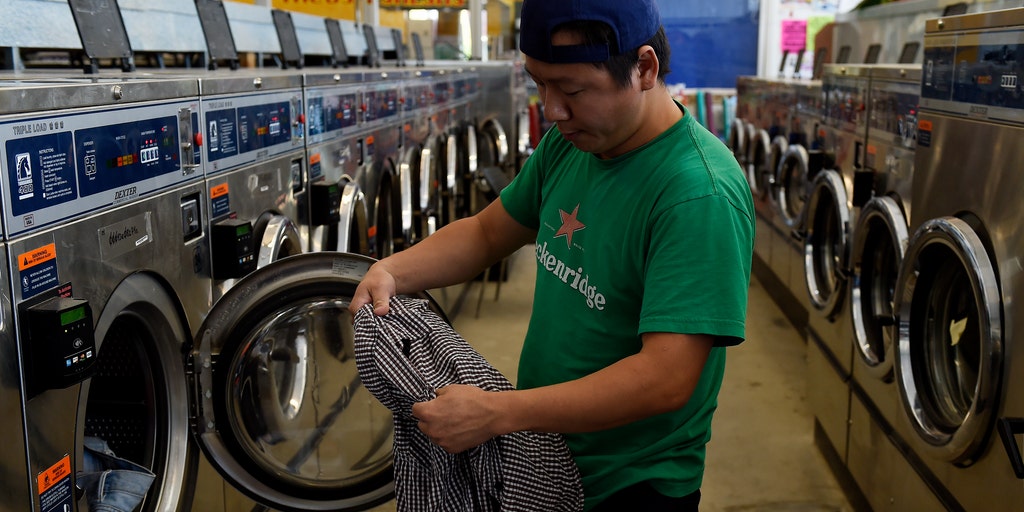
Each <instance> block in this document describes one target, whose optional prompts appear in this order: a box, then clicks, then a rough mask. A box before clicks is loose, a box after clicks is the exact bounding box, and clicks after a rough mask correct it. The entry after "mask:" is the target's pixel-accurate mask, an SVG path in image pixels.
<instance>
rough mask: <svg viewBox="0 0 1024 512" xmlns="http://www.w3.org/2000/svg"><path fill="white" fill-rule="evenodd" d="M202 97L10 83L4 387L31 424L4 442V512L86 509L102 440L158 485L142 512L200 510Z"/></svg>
mask: <svg viewBox="0 0 1024 512" xmlns="http://www.w3.org/2000/svg"><path fill="white" fill-rule="evenodd" d="M126 76H127V75H126ZM198 93H199V89H198V83H197V82H196V80H194V79H192V80H188V79H180V80H179V79H170V78H164V79H155V80H154V79H135V78H121V77H118V78H103V77H93V78H90V79H67V80H59V79H53V80H39V81H34V80H23V81H20V82H18V83H16V84H11V85H10V86H8V87H0V95H2V96H3V98H2V100H0V105H3V107H2V108H3V110H4V111H3V114H2V116H0V125H2V126H0V133H2V135H0V139H2V144H0V161H2V162H3V163H4V165H3V183H4V184H3V187H2V188H3V215H4V225H5V227H6V228H7V229H6V235H7V236H6V238H7V240H6V247H5V261H4V265H3V268H4V269H5V272H6V269H10V271H11V272H10V275H9V276H7V275H6V274H5V277H9V279H5V280H4V283H3V289H4V290H5V292H4V298H5V299H6V298H7V297H8V296H9V297H10V300H11V304H10V307H9V309H8V310H6V313H8V315H7V316H5V320H4V322H3V332H4V333H6V334H7V336H8V337H7V338H5V345H4V350H5V357H4V365H5V367H4V368H5V369H4V379H5V384H4V389H5V392H6V393H7V396H6V397H5V398H12V400H13V401H14V402H13V403H14V404H19V407H14V406H13V404H11V403H10V402H7V401H6V400H5V403H4V407H5V409H6V408H8V407H10V408H12V409H14V410H12V411H6V410H5V413H10V414H11V416H12V417H15V418H20V417H23V418H24V424H25V431H24V435H23V436H17V435H11V436H10V437H8V438H6V439H5V443H8V446H9V448H8V450H10V451H5V453H7V454H8V455H7V456H5V459H6V458H10V457H18V454H19V451H21V452H22V455H23V457H21V458H20V464H21V467H13V466H12V464H10V463H5V465H4V466H5V470H4V471H5V475H4V482H5V484H4V487H5V489H7V488H8V486H9V487H10V488H11V489H15V496H13V497H11V500H10V501H7V500H6V499H5V500H4V504H3V506H2V507H0V508H7V507H14V508H11V509H10V510H32V511H41V512H42V511H49V510H64V511H73V510H87V509H88V507H87V505H86V504H87V503H88V500H89V499H91V498H95V497H96V496H97V494H96V493H93V492H87V493H84V494H82V495H81V496H80V493H79V492H78V491H77V487H78V486H79V485H80V484H82V482H83V481H84V478H83V476H82V475H80V474H79V473H80V472H81V471H83V469H84V464H85V456H84V453H85V452H84V444H85V443H86V442H87V440H90V439H95V440H99V441H101V442H102V443H105V444H106V445H107V446H108V447H109V448H110V449H111V450H113V452H114V453H115V454H116V455H117V456H118V457H120V458H122V459H125V460H128V461H130V462H132V463H134V464H136V465H138V466H141V467H143V468H145V469H146V470H147V471H149V472H151V473H153V474H154V475H155V478H154V479H153V481H152V483H151V484H150V486H149V487H148V492H147V493H145V495H144V496H140V499H141V500H142V503H141V504H140V505H139V508H138V510H144V511H149V510H175V509H177V508H178V507H183V508H188V506H189V503H190V500H191V496H192V490H193V487H194V484H195V478H196V461H197V450H196V449H195V444H194V443H193V442H192V435H191V431H190V425H191V421H190V411H189V397H190V391H189V387H188V384H187V379H186V375H187V366H186V360H185V358H184V350H185V349H186V348H187V347H188V346H189V344H190V343H191V339H192V336H193V334H194V333H195V332H197V330H198V328H199V325H200V323H201V322H202V320H203V317H204V315H205V312H206V311H208V310H209V308H210V303H211V287H210V279H209V264H208V236H207V231H206V224H205V220H206V201H205V195H206V189H205V186H204V184H203V174H202V171H201V168H200V166H199V161H198V160H197V157H198V155H197V153H196V151H195V140H194V138H193V135H194V128H195V124H196V123H197V120H198V113H199V99H198V98H199V97H198ZM58 106H59V107H58ZM5 307H7V306H6V303H5ZM12 338H16V339H17V340H18V343H17V345H18V350H17V351H13V350H12V349H11V347H10V344H9V341H10V340H11V339H12ZM18 362H20V363H21V364H20V366H21V371H20V378H19V376H17V375H12V373H11V368H12V365H17V363H18ZM19 382H20V383H21V387H20V389H21V393H20V395H21V396H20V398H18V397H16V396H15V395H16V393H14V392H13V391H12V390H16V389H18V386H17V385H18V383H19ZM9 404H11V405H9ZM18 409H20V410H18ZM4 421H7V420H6V414H5V420H4ZM3 428H4V429H5V433H10V432H7V430H8V428H7V424H6V423H5V424H4V427H3ZM22 439H24V440H25V442H26V444H27V446H25V445H22V444H21V443H22ZM26 471H27V476H28V481H27V482H26V481H25V480H24V475H25V472H26ZM8 477H9V478H10V479H8ZM19 479H21V482H22V483H23V485H25V489H26V490H27V492H21V491H20V490H18V489H17V485H18V484H16V482H18V481H19ZM5 492H10V491H5Z"/></svg>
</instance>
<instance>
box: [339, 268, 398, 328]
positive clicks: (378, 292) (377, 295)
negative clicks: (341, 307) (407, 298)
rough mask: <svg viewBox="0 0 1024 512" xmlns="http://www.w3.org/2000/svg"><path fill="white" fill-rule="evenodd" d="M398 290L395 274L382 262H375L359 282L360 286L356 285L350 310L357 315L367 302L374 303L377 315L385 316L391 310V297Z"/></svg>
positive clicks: (374, 310) (374, 311) (353, 314)
mask: <svg viewBox="0 0 1024 512" xmlns="http://www.w3.org/2000/svg"><path fill="white" fill-rule="evenodd" d="M396 290H397V285H396V283H395V276H393V275H392V274H391V272H389V271H388V270H387V268H386V267H385V266H384V265H382V264H381V262H377V263H374V264H373V265H372V266H370V270H368V271H367V272H366V275H365V276H363V280H362V281H360V282H359V286H358V287H356V292H355V294H353V295H352V302H351V303H350V304H349V306H348V310H349V312H350V313H352V316H355V314H356V312H358V311H359V308H361V307H363V306H364V305H366V304H373V313H374V314H375V315H377V316H384V315H386V314H388V311H390V310H391V308H390V307H389V306H388V302H389V301H390V300H391V297H394V296H395V295H396V293H397V292H396Z"/></svg>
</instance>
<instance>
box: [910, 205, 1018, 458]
mask: <svg viewBox="0 0 1024 512" xmlns="http://www.w3.org/2000/svg"><path fill="white" fill-rule="evenodd" d="M996 272H997V271H996V267H995V266H994V265H993V262H992V259H991V258H990V257H989V253H988V251H987V250H986V247H985V243H984V242H983V241H982V238H981V237H980V236H979V234H978V231H977V230H976V227H975V226H972V225H971V224H970V223H968V222H966V221H965V220H963V219H959V218H956V217H941V218H936V219H931V220H929V221H926V222H925V223H924V224H922V225H921V226H920V227H918V228H917V230H916V231H915V232H914V235H913V237H911V239H910V244H909V246H908V247H907V253H906V257H905V258H904V260H903V265H902V266H901V267H900V272H899V279H898V281H897V283H898V284H897V290H898V295H897V298H898V300H897V303H896V307H897V311H898V313H899V323H898V327H899V331H898V332H899V339H898V345H897V350H896V361H895V364H896V381H897V383H898V384H899V388H900V396H901V398H902V399H903V400H902V401H903V407H904V409H905V410H906V412H907V416H908V417H909V418H910V422H911V424H912V425H913V427H914V431H915V432H917V434H918V437H917V438H916V441H917V442H916V443H915V444H916V445H917V446H918V447H919V448H920V449H921V450H922V451H923V453H926V454H928V455H929V456H932V457H934V458H936V459H939V460H946V461H949V462H952V463H955V464H958V465H964V466H965V465H969V464H971V463H973V462H974V461H975V460H977V458H978V457H979V456H980V455H981V453H982V452H983V449H984V447H985V443H986V442H987V441H988V439H989V436H988V434H989V432H991V431H992V426H993V421H994V417H995V414H996V412H997V410H998V409H999V383H1000V382H1001V381H1002V375H1001V373H1002V367H1003V357H1004V346H1003V345H1004V343H1003V317H1002V302H1001V298H1000V297H1001V294H1000V291H999V280H998V277H997V273H996Z"/></svg>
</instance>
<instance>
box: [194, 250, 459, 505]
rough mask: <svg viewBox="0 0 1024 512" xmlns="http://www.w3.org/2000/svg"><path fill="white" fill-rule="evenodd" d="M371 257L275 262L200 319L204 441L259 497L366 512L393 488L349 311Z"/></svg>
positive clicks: (384, 417) (385, 414)
mask: <svg viewBox="0 0 1024 512" xmlns="http://www.w3.org/2000/svg"><path fill="white" fill-rule="evenodd" d="M374 261H376V260H374V259H372V258H368V257H366V256H361V255H356V254H351V253H339V252H329V251H323V252H313V253H305V254H300V255H297V256H294V257H291V258H286V259H283V260H280V261H277V262H274V263H272V264H270V265H268V266H266V267H263V268H260V269H257V270H256V271H254V272H253V273H251V274H249V275H248V276H246V277H245V278H243V279H241V280H240V281H239V282H238V283H236V285H235V286H234V287H232V288H231V289H230V290H228V291H227V293H226V294H225V296H224V297H223V298H222V300H220V301H218V302H217V303H216V304H215V305H214V306H213V309H212V310H211V311H210V314H209V315H208V316H207V318H206V322H205V323H204V324H203V326H202V328H201V329H200V334H199V335H198V336H197V338H196V340H195V344H194V348H193V350H192V352H191V353H190V355H189V357H190V359H191V361H192V367H194V368H195V369H196V372H195V373H194V374H193V375H192V377H193V379H192V380H193V384H194V386H195V391H194V392H195V396H196V397H200V401H199V402H198V404H197V406H196V409H197V413H198V418H197V422H196V423H197V430H198V439H199V442H200V443H201V445H202V446H203V447H204V450H205V451H206V453H207V454H209V455H210V456H211V457H212V458H213V459H215V460H216V461H217V464H218V467H219V468H220V471H221V474H223V475H224V477H225V478H227V479H228V480H229V481H230V482H231V483H232V484H233V485H234V486H235V487H237V488H238V489H240V490H241V491H242V492H243V493H244V494H245V495H246V496H247V497H248V498H249V499H251V500H252V501H253V502H256V503H260V504H261V506H266V507H270V508H272V509H275V510H293V511H325V510H332V511H333V510H339V511H344V510H366V509H368V508H371V507H373V506H375V505H378V504H380V503H384V502H386V501H388V500H390V499H392V498H393V497H394V464H393V462H394V455H393V448H392V447H393V444H394V423H393V419H392V416H391V413H390V411H388V410H387V409H386V408H385V407H384V406H383V405H381V404H380V402H379V401H377V400H376V399H375V398H374V397H373V396H372V395H371V394H370V393H369V392H368V391H367V390H366V389H365V388H364V387H363V385H362V383H361V381H360V379H359V374H358V371H357V369H356V363H355V356H354V345H353V339H354V333H353V328H352V320H353V318H352V316H351V314H350V313H349V312H348V305H349V304H350V302H351V300H352V295H353V294H354V293H355V289H356V286H358V284H359V281H360V280H361V279H362V277H363V275H364V274H365V273H366V271H367V270H368V269H369V267H370V265H371V264H373V262H374ZM420 296H421V297H422V298H424V299H425V300H428V302H429V304H430V305H431V307H432V308H433V309H434V310H435V311H436V312H438V313H439V314H441V315H444V312H443V311H442V310H441V309H440V307H439V306H438V305H437V303H436V302H434V301H433V300H432V299H431V298H430V297H429V295H426V294H425V293H424V294H421V295H420ZM285 398H286V399H285ZM213 508H214V507H213V506H211V507H210V508H209V509H213ZM216 509H217V510H220V508H219V506H217V508H216ZM244 509H246V510H249V509H260V508H259V506H257V507H255V508H254V506H253V505H252V504H246V506H245V508H244ZM196 510H208V509H207V508H196ZM228 510H243V508H242V507H241V506H235V507H233V508H228Z"/></svg>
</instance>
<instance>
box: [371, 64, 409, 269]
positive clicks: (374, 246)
mask: <svg viewBox="0 0 1024 512" xmlns="http://www.w3.org/2000/svg"><path fill="white" fill-rule="evenodd" d="M404 73H405V72H404V71H400V70H396V69H385V70H375V71H373V72H366V73H364V74H363V102H362V105H361V106H360V110H361V111H362V115H363V120H362V123H363V126H364V129H365V130H366V132H367V136H366V138H365V139H364V145H363V148H362V153H363V155H364V158H363V162H364V166H365V172H364V173H362V175H361V176H359V177H358V180H359V184H360V186H362V188H363V193H364V194H365V195H366V202H367V212H368V215H369V224H370V237H369V239H370V240H369V241H370V254H371V255H373V256H374V257H376V258H385V257H387V256H390V255H391V254H394V253H396V252H399V251H401V250H403V249H405V248H407V247H409V246H410V245H412V212H411V207H410V205H409V202H408V201H409V198H410V197H411V196H410V194H411V188H410V187H411V181H410V180H411V176H409V175H408V174H406V175H402V174H401V171H402V170H403V169H402V167H401V165H400V164H401V161H402V150H403V148H402V133H401V131H402V123H401V115H400V114H401V108H400V107H401V106H400V104H399V98H400V97H401V94H402V85H401V84H402V82H401V80H402V78H403V77H404ZM403 188H404V189H406V191H407V193H406V194H405V195H403V193H402V191H403ZM403 197H404V198H405V200H404V201H403ZM403 203H404V205H403Z"/></svg>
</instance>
